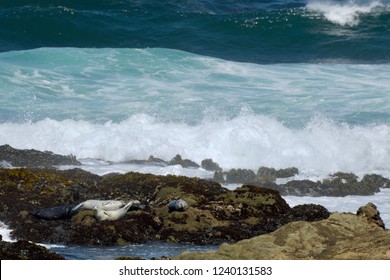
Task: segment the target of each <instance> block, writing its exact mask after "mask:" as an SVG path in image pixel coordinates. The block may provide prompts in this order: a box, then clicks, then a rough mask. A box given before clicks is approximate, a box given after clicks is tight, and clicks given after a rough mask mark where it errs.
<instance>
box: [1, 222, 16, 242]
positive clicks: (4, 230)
mask: <svg viewBox="0 0 390 280" xmlns="http://www.w3.org/2000/svg"><path fill="white" fill-rule="evenodd" d="M0 235H1V236H2V238H3V241H7V242H15V241H16V240H15V239H13V238H12V237H11V230H10V229H9V228H8V226H7V225H6V224H4V223H3V222H1V221H0Z"/></svg>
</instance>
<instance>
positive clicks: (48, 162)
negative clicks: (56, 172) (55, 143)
mask: <svg viewBox="0 0 390 280" xmlns="http://www.w3.org/2000/svg"><path fill="white" fill-rule="evenodd" d="M0 161H6V162H8V163H10V164H11V165H12V166H15V167H53V166H58V165H81V163H80V162H79V161H78V160H77V159H76V157H75V156H73V155H68V156H63V155H57V154H54V153H52V152H48V151H46V152H41V151H37V150H19V149H14V148H12V147H11V146H9V145H2V146H0Z"/></svg>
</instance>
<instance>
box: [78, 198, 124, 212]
mask: <svg viewBox="0 0 390 280" xmlns="http://www.w3.org/2000/svg"><path fill="white" fill-rule="evenodd" d="M125 204H126V203H125V202H124V201H123V200H94V199H91V200H86V201H84V202H81V203H80V204H79V205H77V206H76V207H74V208H73V209H72V210H73V211H76V210H79V209H84V210H107V211H111V210H117V209H119V208H121V207H123V206H124V205H125Z"/></svg>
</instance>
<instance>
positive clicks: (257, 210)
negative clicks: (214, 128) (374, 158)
mask: <svg viewBox="0 0 390 280" xmlns="http://www.w3.org/2000/svg"><path fill="white" fill-rule="evenodd" d="M1 147H3V148H5V149H6V150H8V153H9V154H10V151H12V150H11V148H10V147H9V146H1ZM23 152H24V153H28V155H31V153H32V154H33V155H36V154H39V159H42V158H45V160H46V162H51V159H49V158H50V157H51V156H54V157H57V155H54V154H52V153H50V152H44V153H43V154H41V153H38V152H37V151H34V150H23V151H22V152H20V151H17V152H15V151H13V152H11V154H13V157H14V158H16V157H17V156H16V155H18V156H19V157H20V156H21V155H22V154H23ZM4 154H5V153H4V152H2V149H0V155H4ZM28 155H25V156H26V157H28ZM46 157H48V158H46ZM28 158H29V157H28ZM69 158H70V159H71V160H76V159H75V158H74V157H72V156H70V157H65V159H66V160H67V159H69ZM2 160H3V161H8V159H7V158H4V157H0V161H2ZM152 161H153V162H160V163H159V164H163V163H161V161H160V160H156V159H153V160H152ZM179 161H183V160H182V159H181V157H180V158H179V157H178V156H177V157H176V163H177V162H179ZM184 161H185V162H186V164H189V162H188V160H184ZM19 162H20V161H19ZM207 163H208V164H211V165H213V166H214V167H218V165H216V164H215V163H213V162H212V161H211V160H208V162H207ZM202 165H204V163H202ZM25 166H27V167H24V168H0V221H3V222H4V223H6V224H7V225H8V226H9V228H10V229H11V230H12V232H11V235H12V237H13V238H16V239H18V240H20V242H21V244H22V245H19V247H15V248H16V249H15V250H16V251H17V252H19V253H17V252H16V253H15V252H13V253H11V252H12V250H13V249H12V248H13V247H12V246H11V245H7V244H6V242H1V244H0V248H1V258H2V259H3V258H7V257H9V258H11V259H12V258H17V259H19V258H22V259H23V258H27V259H28V258H31V259H33V258H39V257H42V258H43V255H45V252H44V251H41V254H40V255H34V254H32V253H31V254H32V255H31V254H30V253H26V252H32V251H34V249H33V246H35V245H31V243H30V242H27V241H23V240H29V241H31V242H34V243H50V244H66V245H82V246H116V245H125V244H140V243H145V242H148V241H153V240H158V241H164V242H175V243H188V244H210V245H219V244H222V243H227V244H234V243H236V242H244V241H242V240H250V239H251V238H257V237H259V236H260V237H261V236H265V235H267V234H271V233H272V232H275V231H277V230H280V229H281V228H283V227H286V226H289V225H291V224H294V223H296V222H298V223H309V224H310V225H311V224H312V223H313V224H315V223H318V222H320V221H326V220H327V219H329V217H330V216H332V215H334V214H331V213H329V211H328V210H327V209H326V208H324V207H323V206H321V205H314V204H305V205H298V206H295V207H290V206H289V205H288V204H287V203H286V201H285V200H284V199H283V198H282V196H281V194H280V193H281V191H280V190H279V189H277V188H276V187H275V186H274V185H273V184H275V183H274V182H272V181H271V180H268V181H265V180H256V178H255V179H254V180H252V182H251V183H247V184H243V185H242V186H241V187H239V188H237V189H235V190H229V189H226V188H224V187H223V186H222V185H221V184H220V183H218V182H216V181H215V180H207V179H200V178H189V177H184V176H174V175H166V176H157V175H152V174H141V173H135V172H128V173H126V174H117V173H111V174H107V175H105V176H98V175H96V174H92V173H90V172H87V171H84V170H82V169H79V168H74V169H69V170H58V169H56V168H53V166H52V165H49V164H48V165H42V164H41V163H39V162H37V165H33V166H32V165H29V164H26V165H25ZM190 168H192V167H190ZM271 171H272V172H273V170H271ZM292 171H293V172H297V170H296V169H292ZM215 172H222V171H221V170H220V169H218V170H215ZM261 172H263V173H262V174H266V176H268V177H270V176H271V175H272V174H271V175H269V174H270V172H269V170H268V169H264V168H263V169H262V171H261ZM286 172H287V171H283V172H279V173H277V172H276V173H277V174H279V175H277V176H280V174H286ZM258 173H259V172H258ZM344 175H345V174H341V173H340V174H338V175H337V176H335V179H334V180H337V182H339V184H338V186H339V188H340V189H341V190H342V187H344V184H352V185H354V186H355V188H356V189H364V192H363V193H367V192H366V190H365V188H366V186H368V185H370V184H371V185H372V188H375V189H376V190H378V191H379V189H380V188H382V187H388V186H389V184H388V182H387V181H386V180H387V179H385V178H383V177H378V176H371V177H368V178H366V179H364V178H363V180H362V181H360V182H358V181H357V178H356V177H354V176H352V175H351V176H349V177H345V176H344ZM272 176H274V175H272ZM282 176H287V175H282ZM263 177H264V176H263ZM272 178H274V177H272ZM334 180H331V181H330V182H329V184H330V185H331V184H333V183H334ZM259 182H260V183H259ZM271 183H272V184H271ZM267 184H268V185H267ZM297 184H298V183H297ZM302 188H307V189H310V186H306V185H305V186H304V187H302V185H300V187H299V188H298V189H302ZM321 188H323V186H321ZM328 189H332V188H331V187H329V188H328ZM179 199H180V200H183V201H184V202H185V204H186V207H185V208H184V209H181V211H172V209H171V208H168V204H169V203H170V202H171V201H172V200H179ZM91 200H93V201H95V200H96V201H101V200H109V201H123V202H124V203H127V202H129V201H133V200H134V201H138V202H139V203H140V204H141V205H142V207H139V208H134V209H130V210H129V211H127V210H126V212H125V213H122V214H123V215H121V216H120V217H118V218H115V219H111V218H110V219H108V220H102V219H100V218H97V215H96V211H97V210H96V209H95V208H90V209H83V208H80V209H77V211H76V210H74V211H73V210H72V209H74V207H75V205H77V204H80V203H83V202H85V201H91ZM48 209H49V210H48ZM61 209H66V211H68V212H66V213H65V212H64V213H65V214H66V215H62V213H61V215H57V214H58V211H62V210H61ZM69 209H70V210H72V211H70V210H69ZM45 211H49V212H48V213H49V214H50V215H51V216H49V218H48V217H47V216H46V217H43V218H42V215H41V216H40V215H39V213H45ZM53 211H54V212H55V213H56V215H54V216H53V215H52V214H53ZM37 213H38V214H37ZM382 230H383V229H382ZM26 242H27V243H26ZM14 246H16V244H15V245H14ZM232 246H233V245H232ZM22 247H27V249H20V248H22ZM18 248H19V249H18ZM18 250H19V251H18ZM26 250H27V251H26ZM37 250H38V251H39V249H37ZM21 252H22V253H21ZM23 252H24V253H23ZM47 253H49V252H47ZM38 256H39V257H38ZM57 257H58V256H55V255H51V254H48V255H47V258H48V259H55V258H57Z"/></svg>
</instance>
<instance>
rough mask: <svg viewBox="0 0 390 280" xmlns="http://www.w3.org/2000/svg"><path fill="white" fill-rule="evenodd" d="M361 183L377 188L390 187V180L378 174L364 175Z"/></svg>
mask: <svg viewBox="0 0 390 280" xmlns="http://www.w3.org/2000/svg"><path fill="white" fill-rule="evenodd" d="M361 183H363V184H367V185H369V186H373V187H377V188H390V180H389V179H387V178H385V177H383V176H381V175H376V174H366V175H364V176H363V179H362V180H361Z"/></svg>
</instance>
